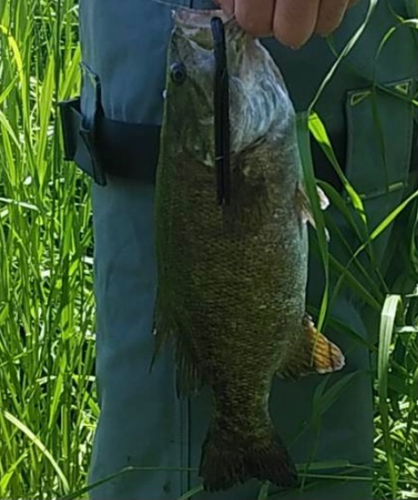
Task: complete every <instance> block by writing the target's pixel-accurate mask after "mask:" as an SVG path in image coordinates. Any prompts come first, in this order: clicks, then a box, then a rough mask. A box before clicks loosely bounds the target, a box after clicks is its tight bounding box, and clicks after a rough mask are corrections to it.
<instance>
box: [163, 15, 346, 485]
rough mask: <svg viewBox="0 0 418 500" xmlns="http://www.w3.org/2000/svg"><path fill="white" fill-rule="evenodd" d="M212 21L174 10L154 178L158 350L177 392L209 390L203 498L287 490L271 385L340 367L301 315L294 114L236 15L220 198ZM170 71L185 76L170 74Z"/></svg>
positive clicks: (334, 350)
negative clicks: (224, 190) (215, 493)
mask: <svg viewBox="0 0 418 500" xmlns="http://www.w3.org/2000/svg"><path fill="white" fill-rule="evenodd" d="M214 15H216V16H222V14H221V13H220V12H218V11H216V12H208V11H205V12H197V11H196V12H193V11H190V10H179V11H177V13H176V14H175V23H174V31H173V34H172V38H171V43H170V48H169V53H168V64H167V67H168V73H167V83H166V91H167V92H166V98H165V107H164V117H163V125H162V133H161V148H160V158H159V163H158V169H157V182H156V213H155V226H156V250H157V264H158V290H157V299H156V305H155V331H156V354H157V353H158V352H159V350H160V349H161V347H162V346H163V345H164V343H165V342H166V341H167V340H169V339H171V340H172V341H173V342H174V346H175V357H176V365H177V388H178V393H179V395H180V396H188V395H191V394H193V393H195V392H196V391H197V390H198V389H199V388H200V387H201V385H203V384H207V385H209V386H210V387H211V390H212V399H213V408H212V416H211V421H210V425H209V429H208V433H207V436H206V438H205V441H204V443H203V446H202V456H201V463H200V475H201V476H202V477H203V484H204V487H205V489H207V490H223V489H227V488H229V487H231V486H233V485H234V484H236V483H239V482H244V481H246V480H247V479H249V478H252V477H255V478H258V479H259V480H262V481H264V480H269V481H271V482H272V483H274V484H276V485H279V486H293V485H295V484H296V481H297V475H296V469H295V466H294V464H293V462H292V460H291V458H290V456H289V454H288V452H287V451H286V448H285V446H284V444H283V443H282V441H281V439H280V437H279V435H278V433H277V431H276V430H275V429H274V427H273V424H272V422H271V419H270V416H269V409H268V399H269V394H270V389H271V384H272V380H273V377H274V376H275V374H276V373H278V374H279V375H281V376H283V377H287V378H292V379H295V378H298V377H299V376H300V375H304V374H308V373H325V372H329V371H333V370H336V369H340V368H342V366H343V364H344V358H343V356H342V354H341V351H340V350H339V349H338V347H336V346H335V345H334V344H332V343H330V342H329V341H328V340H327V339H326V338H325V337H324V336H323V335H322V334H320V333H318V332H317V331H316V329H315V327H314V325H313V323H312V321H311V319H310V318H308V317H307V315H306V313H305V293H306V282H307V272H308V269H307V262H308V241H307V227H306V221H307V220H309V219H310V215H308V216H306V211H307V210H308V211H309V204H308V203H307V202H306V200H307V197H306V195H304V192H303V177H302V169H301V165H300V159H299V154H298V149H297V141H296V132H295V114H294V111H293V107H292V104H291V102H290V99H289V96H288V94H287V92H286V89H285V87H284V83H283V79H282V77H281V75H280V73H279V70H278V69H277V67H276V66H275V64H274V62H273V61H272V59H271V58H270V56H269V54H268V53H267V52H266V50H265V49H264V48H263V47H262V46H261V44H259V43H258V42H257V41H256V40H253V39H252V38H251V37H249V36H248V35H246V34H244V33H243V32H242V31H241V30H240V29H239V28H238V27H237V25H236V23H235V21H234V20H229V21H227V20H225V24H224V28H225V33H226V49H227V51H226V54H227V61H228V70H229V74H230V83H231V85H230V102H229V113H230V123H231V126H230V133H231V155H230V169H231V198H230V203H229V204H227V205H221V206H220V205H219V204H218V203H217V197H216V191H217V188H216V172H215V148H214V131H213V126H214V119H213V117H214V111H215V110H214V105H213V102H214V89H213V80H214V75H215V58H214V51H213V43H212V40H211V29H210V20H211V18H212V17H213V16H214ZM173 67H175V68H177V69H178V68H183V70H184V75H183V76H184V78H183V77H182V78H179V77H178V76H179V75H178V74H176V78H173V77H172V75H171V74H170V71H171V69H170V68H173ZM260 75H262V78H261V77H260ZM180 76H181V75H180ZM238 81H239V84H237V82H238ZM234 82H235V83H234ZM237 89H240V90H239V93H237ZM240 117H245V120H242V119H240ZM241 124H242V127H241ZM301 200H302V201H301ZM283 411H286V408H285V402H284V405H283Z"/></svg>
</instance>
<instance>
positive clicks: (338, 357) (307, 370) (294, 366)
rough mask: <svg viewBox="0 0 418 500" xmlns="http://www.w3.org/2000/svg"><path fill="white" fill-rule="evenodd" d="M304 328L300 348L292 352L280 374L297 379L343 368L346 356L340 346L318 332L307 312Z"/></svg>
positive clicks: (303, 323)
mask: <svg viewBox="0 0 418 500" xmlns="http://www.w3.org/2000/svg"><path fill="white" fill-rule="evenodd" d="M302 328H303V334H302V335H301V342H300V346H299V348H298V349H296V350H295V352H292V354H291V355H290V356H289V358H288V360H287V363H286V364H285V365H284V366H283V367H282V368H281V369H280V370H279V372H278V375H279V376H280V377H282V378H288V379H293V380H295V379H297V378H299V377H301V376H303V375H309V374H311V373H319V374H325V373H330V372H334V371H338V370H341V369H342V368H343V367H344V365H345V358H344V355H343V353H342V352H341V350H340V348H339V347H337V346H336V345H335V344H333V343H332V342H331V341H329V340H328V339H327V338H326V337H325V335H323V334H322V333H320V332H318V330H317V329H316V328H315V325H314V323H313V321H312V319H311V318H310V316H308V315H307V314H306V315H305V316H304V318H303V320H302Z"/></svg>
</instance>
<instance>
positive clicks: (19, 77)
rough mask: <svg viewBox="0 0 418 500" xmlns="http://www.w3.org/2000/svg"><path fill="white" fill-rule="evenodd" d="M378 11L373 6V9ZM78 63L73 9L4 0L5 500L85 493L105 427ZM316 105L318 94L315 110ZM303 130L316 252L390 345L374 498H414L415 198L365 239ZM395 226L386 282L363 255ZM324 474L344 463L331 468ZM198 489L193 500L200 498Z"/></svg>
mask: <svg viewBox="0 0 418 500" xmlns="http://www.w3.org/2000/svg"><path fill="white" fill-rule="evenodd" d="M373 6H374V2H371V3H370V9H372V8H373ZM365 22H367V19H366V20H365ZM409 24H411V26H414V23H413V22H409ZM415 24H416V23H415ZM362 29H363V27H360V30H359V32H358V33H359V34H358V36H360V35H361V30H362ZM390 36H391V33H389V34H388V35H387V37H386V39H385V40H383V41H382V46H383V44H384V43H386V40H387V39H388V38H389V37H390ZM354 42H355V40H352V41H350V42H349V45H348V46H347V47H346V49H345V52H344V53H342V56H341V58H340V60H341V59H342V58H343V57H344V55H345V54H346V53H348V51H349V50H350V49H351V47H352V45H350V44H352V43H354ZM79 61H80V51H79V47H78V45H77V9H76V6H75V2H74V1H73V0H61V1H52V0H51V1H47V0H3V1H1V2H0V222H1V224H0V396H1V406H0V444H1V448H0V498H5V499H20V498H22V499H23V498H26V499H28V498H37V499H53V498H63V497H65V498H68V499H70V498H81V496H83V497H84V496H85V495H86V491H85V486H86V477H87V472H88V464H89V457H90V453H91V444H92V437H93V431H94V427H95V424H96V422H97V417H98V415H99V409H98V406H97V402H96V396H95V384H94V333H93V332H94V304H93V295H92V228H91V206H90V196H89V190H90V181H89V180H88V179H87V178H86V177H85V176H83V175H82V174H80V173H79V172H78V171H77V170H76V169H75V168H74V167H73V166H72V165H69V164H67V163H64V162H63V161H62V145H61V144H60V141H61V139H60V134H59V133H58V132H59V131H58V123H57V120H56V118H57V102H58V101H60V100H62V99H65V98H68V97H70V96H72V95H75V94H76V93H77V92H78V91H79V83H80V82H79V71H78V63H79ZM334 69H335V68H332V70H331V72H330V74H329V78H328V79H326V80H325V81H324V85H326V83H327V81H328V80H329V79H330V78H332V75H333V71H334ZM320 90H321V89H320ZM319 97H320V92H319V93H318V95H317V96H316V98H315V101H314V103H313V105H314V104H315V102H316V100H317V99H318V98H319ZM312 110H313V106H312V109H311V110H310V111H312ZM305 118H306V119H305V121H302V122H301V135H300V138H301V145H302V153H303V155H304V158H305V162H304V165H305V168H306V174H307V182H308V191H309V193H310V197H311V199H312V204H313V208H314V212H315V217H316V219H317V227H318V228H319V230H318V237H317V238H316V239H315V240H314V241H313V242H312V247H313V250H314V251H317V252H318V254H319V255H320V257H321V259H322V262H323V264H324V269H325V273H326V275H328V273H329V272H331V271H333V272H335V271H336V272H338V274H339V275H340V281H339V282H338V284H337V286H338V287H340V286H348V287H350V288H351V290H352V291H353V292H354V293H355V294H356V295H357V296H358V297H359V298H361V299H362V300H363V301H364V302H365V303H367V304H368V305H369V307H370V308H372V309H374V310H376V311H381V322H380V331H379V341H378V342H377V343H366V344H367V346H368V348H369V349H370V352H371V354H372V355H373V356H375V358H376V367H375V370H374V371H373V373H372V374H371V376H372V377H373V382H374V386H375V398H376V404H375V424H376V434H375V457H376V463H375V468H374V477H373V485H374V494H375V498H376V499H379V500H382V499H387V500H394V499H407V498H417V497H418V489H417V473H418V463H417V426H418V419H417V407H416V393H417V379H418V371H417V326H416V318H417V311H416V304H417V296H416V293H415V295H413V294H412V295H410V296H402V297H400V296H399V295H398V293H399V290H401V289H402V286H401V284H402V283H403V282H405V280H407V279H408V278H410V276H414V273H416V269H417V252H416V247H415V241H414V239H413V232H414V228H415V222H416V220H415V216H414V213H415V211H416V194H412V195H411V196H410V197H409V198H405V200H404V201H403V203H402V204H401V205H400V206H399V207H398V208H397V209H395V210H394V211H393V212H392V213H391V214H386V216H385V217H384V218H383V220H382V221H381V223H380V224H378V225H377V226H376V227H375V228H368V227H367V224H366V223H367V220H365V216H364V213H363V204H362V199H361V198H360V197H359V196H358V194H357V193H356V191H355V190H354V188H353V187H352V186H351V185H350V184H349V182H348V180H347V179H346V178H345V177H344V174H343V172H342V170H341V168H340V166H339V165H338V161H337V159H336V158H335V155H334V153H333V149H332V145H331V144H330V141H329V139H328V136H327V133H326V130H325V128H324V126H323V124H322V122H321V120H320V117H318V116H316V115H314V114H310V116H306V117H305ZM308 129H309V130H310V132H311V136H312V137H313V138H314V139H315V140H316V141H318V143H319V144H320V145H321V147H322V148H323V150H324V152H325V154H326V155H327V157H328V158H329V160H330V162H331V163H332V164H333V166H334V168H335V169H336V170H337V172H338V173H339V175H340V178H341V180H342V184H343V186H344V190H345V194H346V195H347V196H346V197H343V196H341V194H339V193H337V192H336V191H335V190H334V189H333V188H332V187H331V186H329V185H327V184H324V183H322V187H323V189H324V190H325V191H326V193H327V195H328V196H329V198H330V199H331V201H332V203H333V205H334V206H335V207H337V208H338V210H339V211H340V212H341V214H342V215H343V216H344V217H346V218H347V220H348V221H349V223H350V224H351V225H352V227H353V229H354V230H355V232H356V234H358V235H359V236H360V240H361V241H362V243H361V245H360V246H359V247H358V248H354V249H352V258H351V260H350V262H349V263H348V264H346V263H344V264H343V263H341V262H339V261H338V260H337V259H336V258H335V256H333V255H332V254H329V251H328V246H327V242H326V238H325V231H324V228H325V226H327V227H328V229H329V230H330V232H331V233H332V237H333V238H334V237H337V238H338V237H341V235H339V234H338V232H337V231H336V229H335V228H334V226H333V225H332V221H331V220H329V216H328V215H327V214H325V219H323V217H324V214H323V213H322V212H321V211H320V210H319V206H318V204H317V203H316V201H315V200H316V198H315V189H314V188H315V185H314V178H313V167H312V165H311V163H310V155H309V154H308V146H309V136H308ZM347 200H348V201H347ZM356 213H360V214H361V217H360V218H358V217H357V218H356V217H355V214H356ZM359 221H360V222H359ZM393 221H394V222H395V223H396V227H395V231H396V230H397V231H398V233H396V232H395V233H394V234H395V236H394V238H395V237H396V235H397V238H398V240H399V241H400V242H401V243H402V244H401V245H400V247H399V248H398V247H397V249H396V252H398V255H399V259H400V260H401V265H400V266H399V271H398V272H397V274H396V276H395V277H391V278H390V279H387V278H382V280H381V281H376V277H375V276H374V275H373V276H370V275H369V274H368V272H367V271H366V269H365V268H364V267H363V260H362V259H361V257H362V256H363V255H367V256H372V254H373V252H372V251H371V250H370V249H371V248H372V247H373V245H374V244H375V243H376V241H377V243H378V241H379V240H378V238H379V237H380V236H381V235H382V234H383V233H384V232H385V231H386V230H387V227H388V224H389V223H390V222H393ZM396 228H399V229H396ZM354 270H356V271H359V272H360V274H361V276H362V280H361V281H359V279H358V278H357V277H356V276H358V272H357V273H354ZM381 274H382V275H383V274H384V273H383V270H382V273H381ZM325 291H326V293H325V294H324V299H323V301H322V304H321V308H320V311H318V315H319V317H320V322H321V323H324V322H327V321H329V320H330V318H328V309H329V305H330V301H332V300H333V298H334V296H335V292H336V288H335V287H333V288H331V287H330V286H329V285H327V288H326V290H325ZM337 326H338V327H339V328H340V329H341V330H342V331H344V329H345V330H347V327H345V325H337ZM346 333H347V331H346ZM348 333H349V334H352V335H355V334H354V333H353V332H348ZM359 341H360V340H359ZM346 383H349V380H348V379H344V378H343V379H342V380H341V383H340V384H339V385H338V384H337V385H336V386H332V387H331V388H328V387H327V386H326V383H325V382H324V384H322V385H320V386H319V388H318V391H317V393H316V395H315V401H314V405H313V408H314V415H313V417H312V418H313V421H314V422H316V423H317V424H318V425H319V422H320V417H321V414H322V413H323V411H325V410H326V408H327V407H329V406H330V405H331V404H333V402H334V401H335V400H336V398H337V397H339V395H341V394H342V393H343V391H344V386H345V384H346ZM150 465H152V464H150ZM154 465H155V466H156V467H158V464H154ZM319 465H320V464H315V463H312V464H310V466H309V467H308V466H306V464H305V465H303V464H301V465H300V470H301V472H302V475H305V476H306V477H310V478H315V477H318V476H319V475H320V474H319V473H317V472H316V471H318V466H319ZM327 465H328V466H329V467H332V466H333V465H335V464H322V466H325V468H326V466H327ZM349 465H350V464H347V467H348V466H349ZM323 468H324V467H322V469H323ZM126 472H127V473H128V471H126ZM328 477H329V479H330V480H331V479H332V476H328ZM199 488H200V487H199V486H197V487H196V489H195V490H194V491H191V492H189V493H188V494H186V495H184V496H183V497H182V498H183V499H186V498H191V497H192V496H193V494H194V493H197V492H198V491H200V489H199ZM263 498H268V487H267V485H266V486H263V488H262V489H261V490H260V493H259V499H263Z"/></svg>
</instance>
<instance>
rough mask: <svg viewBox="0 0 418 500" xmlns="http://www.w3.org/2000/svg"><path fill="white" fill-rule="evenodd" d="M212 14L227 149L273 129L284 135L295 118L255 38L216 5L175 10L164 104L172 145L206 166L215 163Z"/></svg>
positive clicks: (238, 148)
mask: <svg viewBox="0 0 418 500" xmlns="http://www.w3.org/2000/svg"><path fill="white" fill-rule="evenodd" d="M213 17H219V18H221V19H222V21H223V22H224V29H225V38H226V59H227V68H228V74H229V121H230V143H231V153H232V154H234V153H240V152H241V151H243V150H246V149H247V148H249V147H251V146H252V145H253V144H257V143H258V142H259V141H260V139H261V140H262V139H263V138H264V137H265V136H266V134H267V133H268V132H269V131H271V130H272V129H274V130H275V133H276V136H277V135H278V136H282V137H283V139H285V136H286V135H287V133H288V132H289V130H292V127H291V126H290V127H289V125H291V122H292V121H294V110H293V107H292V104H291V102H290V98H289V96H288V93H287V90H286V87H285V84H284V81H283V78H282V76H281V74H280V71H279V69H278V68H277V66H276V65H275V63H274V61H273V60H272V58H271V57H270V55H269V54H268V52H267V50H266V49H265V48H264V47H263V46H262V45H261V44H260V42H259V41H258V40H256V39H254V38H253V37H251V36H250V35H248V34H247V33H245V32H244V31H243V30H242V29H241V28H240V27H239V26H238V24H237V22H236V21H235V19H234V18H227V16H226V15H225V14H224V13H222V11H220V10H206V11H205V10H192V9H186V8H180V9H177V10H176V11H175V12H174V29H173V33H172V38H171V43H170V48H169V56H168V72H169V74H168V78H167V88H166V94H165V95H166V99H167V103H166V106H167V107H168V108H169V109H170V111H171V112H172V115H171V116H172V117H173V118H175V123H176V131H175V133H176V134H177V137H176V142H177V144H179V145H181V147H182V150H183V152H186V153H187V154H189V155H191V156H193V157H194V158H195V159H197V160H198V161H199V162H203V163H205V164H207V165H209V166H213V165H214V163H215V147H214V112H215V110H214V83H215V57H214V41H213V35H212V29H211V20H212V19H213ZM166 109H167V108H166Z"/></svg>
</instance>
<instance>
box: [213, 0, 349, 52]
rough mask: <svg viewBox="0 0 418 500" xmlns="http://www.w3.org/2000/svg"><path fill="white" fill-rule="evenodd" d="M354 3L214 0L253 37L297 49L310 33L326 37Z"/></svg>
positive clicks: (317, 0) (344, 0)
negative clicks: (262, 37)
mask: <svg viewBox="0 0 418 500" xmlns="http://www.w3.org/2000/svg"><path fill="white" fill-rule="evenodd" d="M356 1H357V0H217V2H218V3H219V5H220V6H221V7H222V9H223V10H224V11H225V12H226V13H228V14H234V15H235V18H236V20H237V22H238V24H239V25H240V26H241V27H242V28H243V29H244V30H245V31H247V32H248V33H250V34H252V35H254V36H274V37H275V38H277V40H279V41H280V42H281V43H283V44H285V45H289V46H290V47H293V48H298V47H300V46H301V45H303V44H304V43H305V42H307V41H308V40H309V38H310V37H311V36H312V34H313V33H317V34H320V35H328V34H329V33H331V32H332V31H334V30H335V29H336V28H337V27H338V25H339V24H340V23H341V21H342V19H343V17H344V14H345V12H346V10H347V9H348V8H349V7H350V6H351V5H353V4H354V3H355V2H356Z"/></svg>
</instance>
